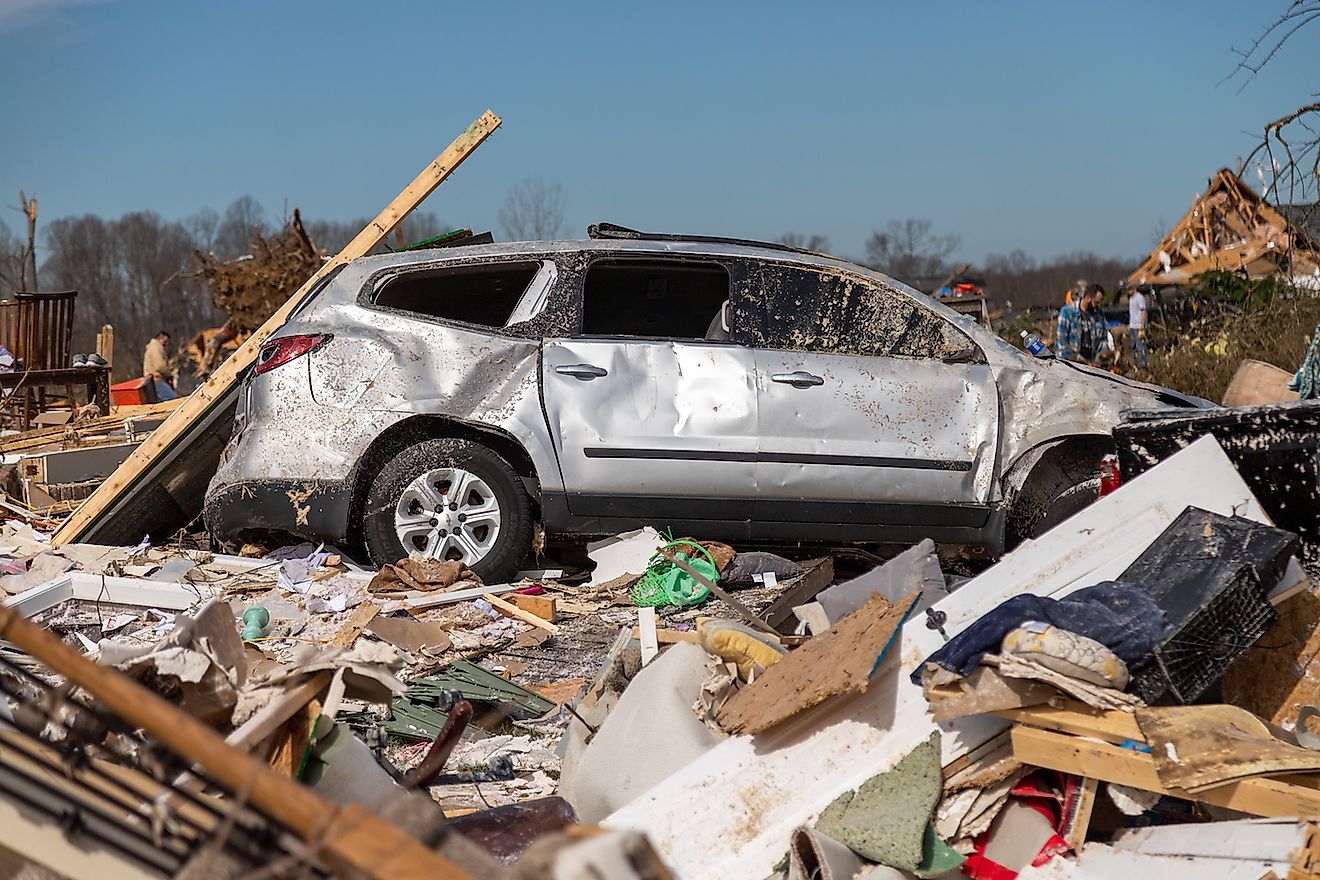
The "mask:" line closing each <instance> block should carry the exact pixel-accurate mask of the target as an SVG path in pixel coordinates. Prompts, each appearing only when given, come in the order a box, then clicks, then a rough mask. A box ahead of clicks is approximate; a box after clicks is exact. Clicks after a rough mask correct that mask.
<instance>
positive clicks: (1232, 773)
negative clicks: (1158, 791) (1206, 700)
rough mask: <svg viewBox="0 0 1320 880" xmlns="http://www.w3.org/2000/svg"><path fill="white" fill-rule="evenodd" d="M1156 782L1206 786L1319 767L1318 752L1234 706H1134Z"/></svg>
mask: <svg viewBox="0 0 1320 880" xmlns="http://www.w3.org/2000/svg"><path fill="white" fill-rule="evenodd" d="M1137 724H1138V725H1139V726H1140V727H1141V732H1142V733H1143V734H1145V738H1146V742H1147V743H1148V744H1149V745H1150V753H1151V755H1152V756H1153V757H1154V758H1155V769H1156V772H1158V773H1159V776H1160V782H1162V783H1163V784H1164V785H1165V786H1166V787H1168V788H1174V789H1183V790H1185V791H1190V792H1198V791H1205V790H1206V789H1210V788H1216V787H1218V786H1221V785H1224V784H1226V783H1228V782H1232V781H1234V780H1238V779H1247V778H1250V777H1253V776H1271V775H1278V774H1283V773H1299V772H1310V771H1316V770H1320V751H1312V750H1311V749H1304V748H1302V747H1301V746H1296V745H1292V744H1291V743H1286V742H1283V741H1282V740H1279V739H1276V738H1275V737H1274V735H1273V734H1272V733H1271V732H1270V729H1269V727H1268V726H1266V724H1265V722H1263V721H1261V720H1260V719H1259V718H1257V717H1256V716H1255V715H1252V714H1251V713H1250V712H1248V711H1247V710H1245V709H1239V708H1238V707H1237V706H1224V705H1212V706H1158V707H1148V708H1141V709H1138V710H1137Z"/></svg>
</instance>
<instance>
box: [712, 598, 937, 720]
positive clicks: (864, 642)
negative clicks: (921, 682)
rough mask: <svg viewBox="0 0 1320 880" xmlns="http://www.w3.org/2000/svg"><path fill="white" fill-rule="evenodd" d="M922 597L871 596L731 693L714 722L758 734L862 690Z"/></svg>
mask: <svg viewBox="0 0 1320 880" xmlns="http://www.w3.org/2000/svg"><path fill="white" fill-rule="evenodd" d="M919 595H920V594H919V593H912V594H910V595H909V596H907V598H905V599H903V600H902V601H900V602H897V603H890V602H887V601H886V600H885V599H883V598H881V597H880V596H878V595H877V596H875V597H873V598H872V599H871V601H870V602H867V603H866V604H865V605H863V606H862V607H861V608H859V609H857V610H856V611H854V612H853V613H852V614H849V615H848V616H847V617H845V618H843V619H842V620H840V621H839V622H838V623H836V624H835V625H834V626H832V627H830V631H829V632H827V633H824V634H822V635H819V636H816V637H815V638H813V639H811V640H810V641H808V642H807V643H806V644H805V645H803V646H802V647H800V648H798V649H797V650H796V651H793V652H791V653H789V654H788V655H787V656H785V657H784V658H783V659H782V660H780V661H778V662H777V663H775V665H774V666H771V667H770V668H769V669H768V670H766V672H765V674H764V675H762V676H761V677H760V678H758V679H757V680H756V681H755V682H753V683H752V684H751V685H750V686H749V687H746V688H743V689H742V690H741V691H739V692H738V693H736V694H734V695H733V696H732V697H730V698H729V699H728V700H727V701H726V702H725V704H724V705H723V706H722V707H721V708H720V711H719V713H718V714H717V715H716V720H717V721H718V722H719V724H720V726H721V727H723V728H724V729H725V730H727V731H729V732H730V733H760V732H761V731H763V730H768V729H770V728H771V727H774V726H775V725H776V724H780V723H781V722H783V721H786V720H788V719H789V718H792V717H793V716H794V715H797V714H798V713H799V712H802V711H805V710H806V709H810V708H811V707H812V706H815V705H816V704H817V703H820V702H823V701H824V700H827V699H829V698H830V697H833V696H837V695H839V694H845V693H849V692H864V691H865V690H866V688H867V685H868V684H869V682H870V679H871V673H872V672H874V671H875V668H876V665H877V664H878V663H879V662H880V659H881V658H882V657H883V656H884V655H885V652H886V651H887V650H888V649H889V647H890V646H891V645H892V644H893V642H894V640H895V639H896V638H897V636H898V628H899V627H900V626H902V624H903V621H904V620H905V619H906V618H907V616H908V612H910V611H911V610H912V606H913V605H915V604H916V602H917V598H918V596H919Z"/></svg>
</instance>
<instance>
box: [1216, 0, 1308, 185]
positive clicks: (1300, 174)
mask: <svg viewBox="0 0 1320 880" xmlns="http://www.w3.org/2000/svg"><path fill="white" fill-rule="evenodd" d="M1317 20H1320V0H1292V2H1291V3H1289V5H1288V8H1287V10H1286V11H1285V12H1284V13H1283V14H1282V15H1280V16H1279V17H1278V18H1276V19H1275V20H1274V21H1273V22H1272V23H1271V24H1270V25H1268V26H1267V27H1266V28H1265V29H1264V30H1263V31H1261V33H1260V35H1259V36H1257V37H1256V39H1255V40H1254V41H1253V42H1252V44H1251V45H1250V46H1249V47H1248V48H1247V49H1233V52H1234V54H1236V55H1238V56H1239V61H1238V63H1237V66H1236V67H1234V68H1233V70H1232V71H1231V72H1230V73H1229V75H1228V76H1227V77H1226V79H1232V78H1234V77H1239V78H1240V79H1241V80H1242V84H1241V86H1240V87H1239V89H1238V90H1239V91H1241V90H1242V89H1245V88H1246V87H1247V85H1249V84H1250V83H1251V81H1252V80H1253V79H1255V78H1256V75H1257V74H1259V73H1260V71H1261V70H1262V69H1263V68H1264V67H1265V65H1267V64H1269V63H1270V61H1271V60H1272V59H1273V58H1274V56H1275V55H1277V54H1278V53H1279V51H1280V50H1281V49H1282V48H1283V47H1284V45H1285V44H1286V43H1287V42H1288V41H1289V40H1290V39H1292V38H1293V37H1294V36H1295V35H1296V34H1297V32H1298V31H1300V30H1301V29H1302V28H1304V27H1306V26H1307V25H1309V24H1312V23H1314V22H1316V21H1317ZM1253 163H1255V165H1256V167H1257V169H1258V171H1259V173H1260V174H1261V176H1262V178H1264V177H1266V176H1267V175H1268V178H1269V182H1268V184H1266V183H1265V182H1264V181H1262V189H1263V192H1262V193H1261V195H1262V196H1263V197H1264V198H1266V199H1268V200H1270V201H1272V202H1274V203H1275V204H1286V205H1299V204H1301V203H1304V202H1308V201H1315V200H1316V199H1317V198H1320V190H1318V187H1320V101H1314V102H1311V103H1308V104H1303V105H1302V106H1300V107H1298V108H1297V109H1295V110H1293V111H1292V112H1291V113H1287V114H1285V115H1283V116H1281V117H1279V118H1278V119H1275V120H1274V121H1273V122H1270V123H1268V124H1267V125H1266V126H1265V128H1264V130H1263V132H1262V136H1261V142H1260V143H1259V144H1258V145H1257V146H1256V148H1255V149H1254V150H1252V151H1251V154H1250V155H1248V156H1247V159H1246V161H1245V162H1244V163H1243V167H1244V168H1245V167H1250V166H1252V164H1253Z"/></svg>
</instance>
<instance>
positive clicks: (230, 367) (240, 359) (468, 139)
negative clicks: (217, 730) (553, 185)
mask: <svg viewBox="0 0 1320 880" xmlns="http://www.w3.org/2000/svg"><path fill="white" fill-rule="evenodd" d="M500 121H501V120H500V118H499V117H498V116H496V115H495V114H494V113H492V112H491V111H490V110H487V111H486V112H485V113H483V114H482V115H481V116H480V117H479V118H478V119H477V120H476V121H474V122H473V123H472V124H471V125H469V126H468V127H467V129H466V130H465V131H464V132H463V133H462V134H460V135H459V136H458V137H457V138H455V139H454V141H453V143H451V144H450V145H449V146H448V147H446V148H445V150H444V152H442V153H441V154H440V155H439V156H437V157H436V159H435V161H434V162H432V163H430V164H429V165H427V166H426V167H425V168H424V169H422V172H421V173H420V174H418V175H417V177H416V178H415V179H414V180H413V181H412V183H410V184H408V185H407V186H406V187H404V189H403V191H402V192H401V193H399V195H398V196H396V197H395V198H394V200H393V201H391V202H390V203H389V204H388V205H386V206H385V209H384V210H383V211H381V212H380V213H379V214H377V215H376V218H375V219H374V220H372V221H371V222H370V223H368V224H367V226H366V227H365V228H364V229H363V230H362V231H361V232H359V233H358V234H357V235H356V236H355V237H354V238H353V240H352V241H350V242H349V243H348V245H347V246H346V247H345V248H344V249H343V250H342V251H340V252H339V253H338V254H336V255H335V256H334V257H332V258H331V259H329V260H327V261H326V263H325V265H323V266H322V267H321V268H320V269H319V270H317V272H316V273H315V274H313V275H312V277H311V278H309V279H307V282H306V283H305V284H303V286H302V287H300V288H299V289H298V292H297V293H295V294H294V295H293V296H291V297H289V300H288V302H286V303H285V304H284V305H283V306H281V307H280V309H279V310H278V311H277V312H275V314H273V315H271V317H270V319H269V320H267V321H266V323H265V324H262V325H261V327H260V328H259V329H258V330H257V331H256V332H255V333H253V334H252V336H250V337H249V338H248V340H247V341H246V342H244V343H243V344H242V345H241V346H239V348H238V350H237V351H235V352H234V353H233V354H232V355H230V356H229V358H228V360H226V361H225V362H224V363H223V364H222V365H221V366H220V369H218V370H216V371H215V373H213V374H212V375H211V378H210V379H208V380H207V382H206V384H205V385H203V386H202V387H201V388H198V389H197V390H196V391H194V392H193V393H192V394H191V395H189V397H188V399H187V400H186V401H185V402H184V403H183V405H182V406H180V407H179V408H178V409H176V410H175V411H174V413H173V414H172V415H171V416H170V417H169V418H168V419H166V421H165V422H164V424H162V425H161V426H160V427H159V428H157V429H156V431H155V432H154V433H153V434H152V435H151V437H150V438H148V439H147V440H146V441H145V442H144V443H143V444H142V445H141V446H139V447H138V448H137V449H136V450H135V451H134V452H133V454H132V455H131V456H129V458H128V459H127V460H125V461H124V463H123V464H121V465H120V466H119V468H118V469H117V470H116V471H115V472H114V473H113V474H111V475H110V478H109V479H108V480H106V481H105V482H104V483H102V484H101V486H100V487H98V488H97V490H96V491H95V492H93V493H92V494H91V496H89V497H88V498H87V500H86V501H84V502H83V503H82V506H80V507H79V508H78V509H77V510H75V511H74V512H73V515H72V516H70V517H69V518H68V519H67V520H65V522H64V524H63V525H61V526H60V528H59V529H58V530H56V532H55V534H54V535H53V536H52V537H51V543H52V544H54V545H55V546H57V547H58V546H61V545H63V544H68V543H71V542H75V541H79V540H83V539H84V538H85V536H86V535H87V534H88V532H89V530H90V529H91V528H92V526H93V525H94V524H95V523H96V522H97V519H98V518H99V517H101V516H103V515H110V516H113V515H115V514H116V513H117V512H118V511H120V510H122V509H123V508H124V503H123V502H124V501H125V500H126V499H127V498H128V497H129V496H131V495H132V494H133V493H134V492H136V491H138V490H139V489H140V488H141V487H143V486H144V485H146V484H147V483H148V482H150V481H153V480H155V481H160V480H162V479H164V478H165V476H166V474H164V473H162V470H163V468H162V467H158V466H157V465H158V464H161V463H163V462H164V461H165V459H166V457H167V456H168V455H170V454H172V453H173V452H174V451H175V450H176V449H178V448H179V447H180V445H181V444H186V443H188V442H189V440H190V439H191V440H192V441H193V442H196V440H197V437H196V434H195V432H194V431H193V428H194V426H195V425H200V424H202V423H204V422H206V421H207V420H208V418H209V417H213V416H214V410H216V409H217V408H218V407H222V406H225V405H226V404H227V403H228V402H230V401H232V399H233V392H234V390H235V389H236V387H237V385H238V382H239V380H240V378H241V377H242V376H243V374H244V373H245V372H246V371H247V369H248V367H250V366H251V365H252V364H253V363H254V362H255V361H256V359H257V352H258V351H259V350H260V348H261V344H262V343H263V342H265V340H266V338H267V337H269V336H270V335H271V334H272V333H274V332H275V331H276V330H278V329H279V328H280V327H281V326H282V325H283V324H284V322H285V321H286V320H288V318H289V316H290V315H291V314H293V312H294V311H295V310H296V309H297V308H298V306H299V305H300V304H301V303H302V301H303V299H304V298H305V297H306V296H307V294H308V292H310V291H311V290H312V289H313V288H314V287H315V286H316V284H317V282H319V281H320V280H321V279H322V278H324V277H326V276H327V275H329V274H330V273H331V272H333V271H335V270H336V269H338V268H339V267H340V266H342V265H344V264H345V263H348V262H350V261H351V260H355V259H357V258H358V257H361V256H363V255H365V254H366V253H368V252H369V251H370V250H371V249H372V248H373V247H375V246H376V245H377V244H378V243H380V242H381V241H382V240H383V239H384V238H385V237H386V236H387V235H389V233H390V232H391V231H392V230H393V229H394V228H395V227H396V226H398V225H399V223H401V222H402V221H403V219H404V218H405V217H407V216H408V214H409V213H411V212H412V211H413V209H414V208H416V207H417V206H418V205H419V204H421V202H422V200H423V199H425V198H426V197H427V196H428V195H430V194H431V192H432V191H434V190H435V188H436V187H437V186H439V185H440V184H441V183H443V182H444V181H445V179H446V178H448V177H449V175H450V174H452V173H453V172H454V170H455V169H456V168H458V166H459V165H461V164H462V163H463V160H465V159H466V158H467V157H468V156H470V155H471V154H472V152H473V151H474V150H476V148H477V147H479V146H481V144H482V143H484V142H485V140H486V138H488V137H490V135H491V134H492V133H493V132H494V131H495V129H497V128H499V126H500ZM197 500H198V502H199V507H200V499H197Z"/></svg>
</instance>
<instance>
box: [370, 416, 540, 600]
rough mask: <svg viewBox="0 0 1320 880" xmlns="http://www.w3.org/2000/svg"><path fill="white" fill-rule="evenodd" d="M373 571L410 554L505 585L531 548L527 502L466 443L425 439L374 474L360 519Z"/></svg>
mask: <svg viewBox="0 0 1320 880" xmlns="http://www.w3.org/2000/svg"><path fill="white" fill-rule="evenodd" d="M362 532H363V537H364V539H365V540H366V544H367V551H368V552H369V553H370V554H371V560H372V562H374V563H376V565H385V564H387V563H393V562H398V561H399V560H400V559H403V558H404V557H405V556H407V555H409V554H410V553H417V554H419V555H422V556H427V557H431V558H434V559H443V560H453V561H457V562H462V563H464V564H466V565H467V566H468V567H469V568H471V569H472V570H473V571H474V572H476V573H477V574H478V575H479V576H480V577H481V579H482V580H483V581H485V582H486V583H499V582H500V581H502V580H506V579H507V578H508V577H509V575H511V574H513V573H514V571H515V570H516V569H517V566H518V563H519V562H521V561H522V559H523V557H524V556H525V555H526V554H527V551H528V550H529V549H530V548H531V543H532V514H531V503H530V501H529V500H528V498H527V492H526V490H525V489H524V488H523V485H522V481H521V480H519V479H518V475H517V474H516V473H514V471H513V468H511V467H509V464H508V462H506V461H505V460H504V459H503V458H500V457H499V456H498V455H496V454H495V453H494V452H492V451H491V450H489V449H487V448H486V447H484V446H481V445H479V444H476V443H470V442H468V441H466V440H448V439H436V440H424V441H422V442H421V443H417V444H415V445H413V446H410V447H408V448H407V449H404V450H403V451H402V452H400V453H398V454H397V455H395V456H394V458H392V459H390V461H389V462H388V463H386V465H385V466H384V467H383V468H381V470H380V473H379V474H378V475H377V476H376V479H375V482H373V483H372V485H371V489H370V490H369V491H368V493H367V503H366V513H365V514H364V515H363V521H362Z"/></svg>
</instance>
